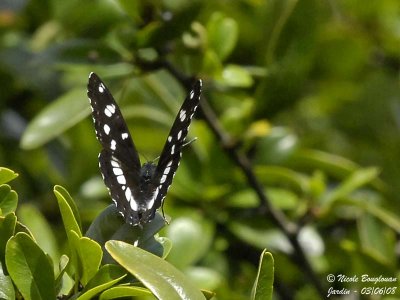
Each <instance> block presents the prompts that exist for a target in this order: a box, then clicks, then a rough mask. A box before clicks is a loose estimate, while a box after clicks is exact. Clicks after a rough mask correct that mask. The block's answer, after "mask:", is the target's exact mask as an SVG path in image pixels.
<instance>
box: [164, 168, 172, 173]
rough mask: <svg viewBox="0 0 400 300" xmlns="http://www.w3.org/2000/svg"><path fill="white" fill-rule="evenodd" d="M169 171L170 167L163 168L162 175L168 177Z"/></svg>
mask: <svg viewBox="0 0 400 300" xmlns="http://www.w3.org/2000/svg"><path fill="white" fill-rule="evenodd" d="M169 170H171V168H170V167H168V168H165V170H164V175H168V173H169Z"/></svg>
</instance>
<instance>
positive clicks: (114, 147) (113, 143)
mask: <svg viewBox="0 0 400 300" xmlns="http://www.w3.org/2000/svg"><path fill="white" fill-rule="evenodd" d="M110 148H111V150H115V149H117V142H116V141H115V140H111V145H110Z"/></svg>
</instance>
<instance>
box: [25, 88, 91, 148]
mask: <svg viewBox="0 0 400 300" xmlns="http://www.w3.org/2000/svg"><path fill="white" fill-rule="evenodd" d="M86 98H87V97H86V90H85V88H83V87H80V88H75V89H72V90H70V91H68V92H67V93H65V94H64V95H62V96H61V97H59V98H58V99H56V100H55V101H54V102H52V103H51V104H50V105H48V106H47V107H46V108H45V109H44V110H42V111H41V112H40V113H39V114H38V115H37V116H36V117H35V118H34V119H33V120H32V121H31V122H30V123H29V125H28V127H27V128H26V130H25V132H24V134H23V136H22V138H21V147H22V148H23V149H25V150H29V149H34V148H37V147H39V146H42V145H43V144H45V143H47V142H48V141H50V140H51V139H53V138H55V137H56V136H58V135H59V134H61V133H62V132H64V131H66V130H67V129H69V128H71V127H72V126H74V125H75V124H77V123H78V122H80V121H81V120H83V119H84V118H85V117H86V116H88V115H89V114H90V109H89V103H88V101H87V99H86Z"/></svg>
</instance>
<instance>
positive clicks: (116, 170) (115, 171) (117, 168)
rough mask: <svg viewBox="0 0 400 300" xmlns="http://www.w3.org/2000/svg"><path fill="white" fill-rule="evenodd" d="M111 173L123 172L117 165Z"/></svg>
mask: <svg viewBox="0 0 400 300" xmlns="http://www.w3.org/2000/svg"><path fill="white" fill-rule="evenodd" d="M113 173H114V175H115V176H118V175H122V174H124V173H123V172H122V169H121V168H119V167H116V168H113Z"/></svg>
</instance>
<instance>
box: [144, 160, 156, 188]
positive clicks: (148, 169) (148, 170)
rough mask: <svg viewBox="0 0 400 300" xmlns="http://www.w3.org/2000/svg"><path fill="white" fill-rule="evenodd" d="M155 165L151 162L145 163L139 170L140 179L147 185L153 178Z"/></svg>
mask: <svg viewBox="0 0 400 300" xmlns="http://www.w3.org/2000/svg"><path fill="white" fill-rule="evenodd" d="M156 167H157V166H156V165H155V164H154V163H152V162H146V163H144V164H143V166H142V168H141V169H140V178H141V179H142V180H143V181H144V182H145V183H148V182H150V181H151V179H152V178H153V175H154V173H155V171H156Z"/></svg>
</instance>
